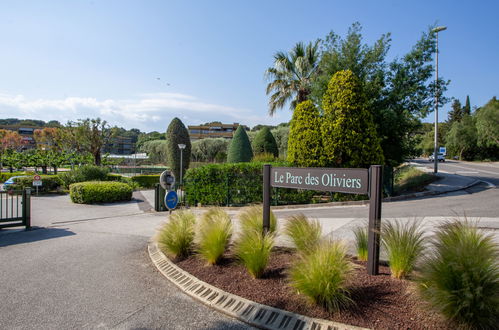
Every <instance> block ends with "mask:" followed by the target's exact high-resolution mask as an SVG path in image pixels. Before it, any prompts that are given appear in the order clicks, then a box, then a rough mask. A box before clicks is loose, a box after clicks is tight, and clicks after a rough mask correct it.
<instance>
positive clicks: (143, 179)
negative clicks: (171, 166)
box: [131, 174, 160, 188]
mask: <svg viewBox="0 0 499 330" xmlns="http://www.w3.org/2000/svg"><path fill="white" fill-rule="evenodd" d="M159 177H160V175H159V174H151V175H136V176H132V177H131V179H132V181H133V182H136V183H137V184H138V185H139V186H140V187H141V188H154V185H155V184H156V183H159Z"/></svg>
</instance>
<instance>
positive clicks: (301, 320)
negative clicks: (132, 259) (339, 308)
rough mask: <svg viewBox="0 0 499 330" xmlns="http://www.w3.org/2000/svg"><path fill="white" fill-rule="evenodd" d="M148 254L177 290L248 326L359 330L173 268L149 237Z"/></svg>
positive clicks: (174, 266) (313, 329)
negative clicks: (245, 295)
mask: <svg viewBox="0 0 499 330" xmlns="http://www.w3.org/2000/svg"><path fill="white" fill-rule="evenodd" d="M148 252H149V257H150V258H151V260H152V262H153V263H154V265H155V266H156V268H157V269H158V270H159V271H160V272H161V273H162V274H163V275H164V276H165V277H166V278H167V279H168V280H170V281H171V282H172V283H173V284H175V285H176V286H177V287H178V288H179V289H180V290H181V291H183V292H184V293H186V294H188V295H189V296H191V297H192V298H194V299H197V300H199V301H200V302H202V303H203V304H205V305H207V306H209V307H211V308H213V309H215V310H217V311H219V312H222V313H224V314H227V315H229V316H232V317H234V318H236V319H238V320H241V321H243V322H245V323H248V324H250V325H253V326H256V327H258V328H263V329H272V330H273V329H275V330H278V329H300V330H302V329H311V330H320V329H336V330H340V329H341V330H360V329H365V328H360V327H356V326H351V325H347V324H342V323H338V322H333V321H328V320H322V319H316V318H311V317H307V316H303V315H300V314H295V313H292V312H288V311H284V310H281V309H278V308H274V307H270V306H266V305H262V304H259V303H256V302H253V301H250V300H248V299H245V298H242V297H239V296H236V295H234V294H231V293H228V292H225V291H223V290H221V289H219V288H216V287H214V286H212V285H210V284H208V283H205V282H203V281H201V280H199V279H198V278H196V277H195V276H193V275H191V274H189V273H187V272H186V271H184V270H182V269H180V268H179V267H177V266H176V265H175V264H174V263H173V262H171V261H170V259H168V258H167V257H166V256H165V255H164V254H163V252H161V250H160V249H159V246H158V243H157V242H156V241H155V240H154V239H151V241H150V242H149V244H148Z"/></svg>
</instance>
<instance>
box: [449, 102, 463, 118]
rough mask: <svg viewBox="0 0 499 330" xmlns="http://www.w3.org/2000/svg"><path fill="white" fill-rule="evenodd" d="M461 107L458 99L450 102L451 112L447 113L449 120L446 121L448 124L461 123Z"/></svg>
mask: <svg viewBox="0 0 499 330" xmlns="http://www.w3.org/2000/svg"><path fill="white" fill-rule="evenodd" d="M463 111H464V109H463V107H462V106H461V102H459V100H458V99H455V100H454V102H452V110H451V111H449V119H448V120H447V121H448V122H449V124H452V123H453V122H455V121H461V119H462V118H463Z"/></svg>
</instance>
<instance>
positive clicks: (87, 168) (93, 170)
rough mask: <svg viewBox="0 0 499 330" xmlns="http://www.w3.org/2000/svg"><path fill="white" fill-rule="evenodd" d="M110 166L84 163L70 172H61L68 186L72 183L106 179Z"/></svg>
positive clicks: (61, 176) (65, 184)
mask: <svg viewBox="0 0 499 330" xmlns="http://www.w3.org/2000/svg"><path fill="white" fill-rule="evenodd" d="M108 174H109V168H107V167H101V166H95V165H84V166H80V167H78V168H75V169H74V170H71V171H68V172H62V173H60V174H59V176H60V178H61V180H62V181H63V183H64V186H65V187H66V188H68V187H69V186H70V185H71V184H73V183H77V182H86V181H106V180H108V178H109V177H108Z"/></svg>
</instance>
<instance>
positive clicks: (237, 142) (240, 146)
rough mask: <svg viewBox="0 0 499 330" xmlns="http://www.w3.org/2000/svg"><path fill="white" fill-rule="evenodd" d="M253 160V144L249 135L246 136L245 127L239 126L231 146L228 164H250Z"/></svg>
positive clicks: (228, 153)
mask: <svg viewBox="0 0 499 330" xmlns="http://www.w3.org/2000/svg"><path fill="white" fill-rule="evenodd" d="M252 158H253V151H252V150H251V143H250V141H249V138H248V134H246V130H245V129H244V128H243V127H241V126H239V127H238V128H237V130H236V132H235V133H234V136H233V138H232V141H231V142H230V144H229V150H228V152H227V162H228V163H241V162H249V161H251V159H252Z"/></svg>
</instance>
